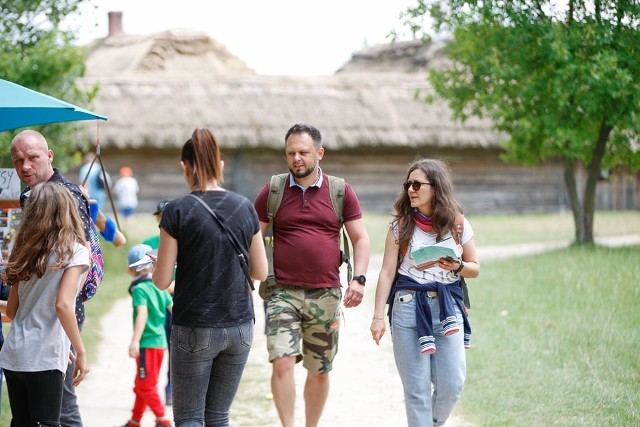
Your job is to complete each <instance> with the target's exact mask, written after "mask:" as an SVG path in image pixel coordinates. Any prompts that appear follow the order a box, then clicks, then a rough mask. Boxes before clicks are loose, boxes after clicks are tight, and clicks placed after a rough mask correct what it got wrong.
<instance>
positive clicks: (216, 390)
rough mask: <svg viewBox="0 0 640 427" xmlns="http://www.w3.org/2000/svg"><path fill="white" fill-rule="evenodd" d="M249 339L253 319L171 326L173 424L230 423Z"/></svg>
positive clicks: (222, 424) (249, 348) (215, 424)
mask: <svg viewBox="0 0 640 427" xmlns="http://www.w3.org/2000/svg"><path fill="white" fill-rule="evenodd" d="M252 341H253V322H252V321H251V322H247V323H244V324H241V325H237V326H233V327H228V328H197V327H190V326H178V325H173V329H172V331H171V387H172V388H173V420H174V423H175V425H176V427H180V426H189V427H190V426H199V427H200V426H203V425H206V426H228V425H229V411H230V409H231V404H232V403H233V399H234V398H235V396H236V392H237V391H238V385H239V384H240V378H241V377H242V372H243V371H244V367H245V365H246V363H247V359H248V358H249V350H251V343H252Z"/></svg>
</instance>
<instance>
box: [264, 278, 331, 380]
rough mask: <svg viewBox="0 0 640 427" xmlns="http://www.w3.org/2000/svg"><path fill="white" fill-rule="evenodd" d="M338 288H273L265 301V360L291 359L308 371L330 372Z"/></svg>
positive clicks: (281, 286)
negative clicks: (301, 361) (266, 357)
mask: <svg viewBox="0 0 640 427" xmlns="http://www.w3.org/2000/svg"><path fill="white" fill-rule="evenodd" d="M341 297H342V290H341V289H340V288H321V289H304V288H299V287H297V286H283V285H277V286H276V287H275V289H274V292H273V295H271V298H269V300H268V301H267V313H266V325H265V333H266V334H267V351H268V352H269V361H273V359H276V358H279V357H289V356H295V357H296V362H299V361H300V360H304V362H303V363H302V365H303V366H304V367H305V368H306V369H307V370H309V371H311V372H315V373H318V374H326V373H328V372H329V371H331V368H332V364H333V358H334V357H335V356H336V354H337V353H338V333H339V330H340V299H341Z"/></svg>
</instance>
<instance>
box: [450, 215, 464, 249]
mask: <svg viewBox="0 0 640 427" xmlns="http://www.w3.org/2000/svg"><path fill="white" fill-rule="evenodd" d="M451 231H452V233H451V234H453V239H454V240H455V242H456V244H458V245H461V244H462V243H460V242H461V241H462V235H463V234H464V215H463V214H461V213H459V214H457V215H456V219H455V222H454V223H453V230H451Z"/></svg>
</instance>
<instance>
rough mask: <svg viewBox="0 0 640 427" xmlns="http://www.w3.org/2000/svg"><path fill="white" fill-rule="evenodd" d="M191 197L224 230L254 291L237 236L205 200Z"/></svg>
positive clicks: (192, 195) (191, 195)
mask: <svg viewBox="0 0 640 427" xmlns="http://www.w3.org/2000/svg"><path fill="white" fill-rule="evenodd" d="M189 196H190V197H193V198H194V199H196V200H197V201H198V202H199V203H200V204H201V205H202V206H203V207H204V208H205V209H206V210H207V211H208V212H209V213H210V214H211V216H212V217H213V219H215V220H216V222H217V223H218V225H219V226H220V227H221V228H222V231H223V232H224V234H225V235H226V236H227V239H229V241H230V242H231V244H232V245H233V248H234V249H235V251H236V254H237V255H238V260H239V261H240V266H241V267H242V271H244V275H245V276H246V278H247V282H248V283H249V287H250V288H251V290H252V291H253V290H254V289H255V288H254V287H253V280H252V279H251V274H250V273H249V266H248V265H247V259H246V258H245V256H244V254H243V253H242V250H241V249H240V244H239V243H238V240H237V239H236V236H235V235H234V234H233V233H232V232H231V230H229V229H228V228H227V226H226V225H225V224H224V223H223V222H222V221H221V220H220V218H219V217H218V215H216V213H215V212H214V211H213V209H211V208H210V207H209V205H207V204H206V203H205V201H204V200H202V199H201V198H200V197H198V196H196V195H195V194H189Z"/></svg>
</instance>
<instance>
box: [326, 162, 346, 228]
mask: <svg viewBox="0 0 640 427" xmlns="http://www.w3.org/2000/svg"><path fill="white" fill-rule="evenodd" d="M327 178H329V195H330V196H331V204H332V205H333V210H334V211H335V213H336V216H337V217H338V221H340V226H342V224H344V216H343V215H342V211H343V209H344V191H345V190H344V186H345V183H344V178H339V177H337V176H331V175H327Z"/></svg>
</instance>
